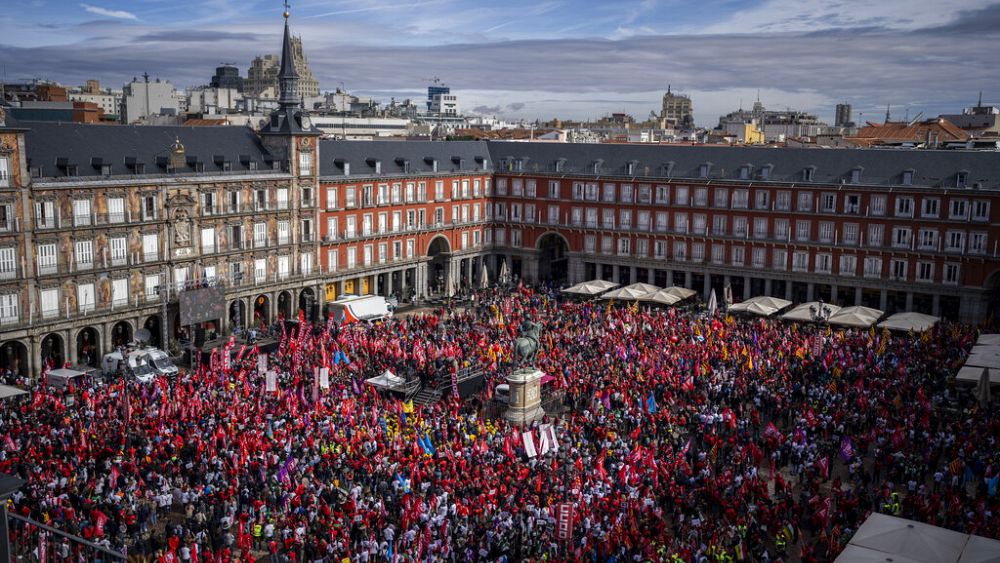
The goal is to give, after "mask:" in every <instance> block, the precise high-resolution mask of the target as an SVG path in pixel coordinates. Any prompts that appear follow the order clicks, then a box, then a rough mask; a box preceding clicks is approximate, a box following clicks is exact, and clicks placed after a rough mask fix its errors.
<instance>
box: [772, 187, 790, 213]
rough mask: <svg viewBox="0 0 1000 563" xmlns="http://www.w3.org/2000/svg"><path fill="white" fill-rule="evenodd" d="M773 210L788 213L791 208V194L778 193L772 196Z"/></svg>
mask: <svg viewBox="0 0 1000 563" xmlns="http://www.w3.org/2000/svg"><path fill="white" fill-rule="evenodd" d="M774 208H775V209H777V210H778V211H789V210H791V208H792V192H785V191H782V192H778V193H777V194H775V196H774Z"/></svg>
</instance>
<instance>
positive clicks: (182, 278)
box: [174, 266, 191, 291]
mask: <svg viewBox="0 0 1000 563" xmlns="http://www.w3.org/2000/svg"><path fill="white" fill-rule="evenodd" d="M190 273H191V272H190V268H189V267H187V266H184V267H181V268H174V287H176V288H177V291H181V290H183V289H184V288H185V287H187V281H188V278H190V277H191V276H190Z"/></svg>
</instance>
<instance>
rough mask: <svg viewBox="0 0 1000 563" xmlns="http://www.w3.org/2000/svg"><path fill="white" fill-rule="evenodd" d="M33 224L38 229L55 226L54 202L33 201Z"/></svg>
mask: <svg viewBox="0 0 1000 563" xmlns="http://www.w3.org/2000/svg"><path fill="white" fill-rule="evenodd" d="M35 226H36V227H37V228H39V229H51V228H53V227H55V226H56V212H55V204H54V202H51V201H38V202H35Z"/></svg>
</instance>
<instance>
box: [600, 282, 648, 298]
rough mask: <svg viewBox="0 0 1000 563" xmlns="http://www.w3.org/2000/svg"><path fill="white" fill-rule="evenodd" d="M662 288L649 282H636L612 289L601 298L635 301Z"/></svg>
mask: <svg viewBox="0 0 1000 563" xmlns="http://www.w3.org/2000/svg"><path fill="white" fill-rule="evenodd" d="M659 290H660V288H659V287H657V286H655V285H650V284H648V283H634V284H632V285H627V286H625V287H621V288H618V289H614V290H611V291H609V292H607V293H605V294H604V295H602V296H601V299H621V300H626V301H634V300H637V299H641V298H642V297H645V296H646V295H649V294H650V293H655V292H657V291H659Z"/></svg>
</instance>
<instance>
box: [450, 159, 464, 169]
mask: <svg viewBox="0 0 1000 563" xmlns="http://www.w3.org/2000/svg"><path fill="white" fill-rule="evenodd" d="M451 161H452V162H454V163H455V166H456V167H457V168H456V170H461V169H462V165H463V164H465V159H464V158H462V157H460V156H453V157H451Z"/></svg>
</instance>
